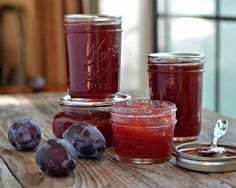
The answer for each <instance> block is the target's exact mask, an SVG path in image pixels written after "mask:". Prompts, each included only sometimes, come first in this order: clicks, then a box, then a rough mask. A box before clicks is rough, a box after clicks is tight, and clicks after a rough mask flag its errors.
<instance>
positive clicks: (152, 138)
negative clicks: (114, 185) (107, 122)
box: [111, 100, 176, 164]
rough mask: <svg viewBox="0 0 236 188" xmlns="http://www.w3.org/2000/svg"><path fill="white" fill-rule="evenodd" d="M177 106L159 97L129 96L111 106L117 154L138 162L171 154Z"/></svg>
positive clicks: (141, 162) (166, 159)
mask: <svg viewBox="0 0 236 188" xmlns="http://www.w3.org/2000/svg"><path fill="white" fill-rule="evenodd" d="M175 113H176V107H175V104H174V103H171V102H166V101H158V100H129V101H124V102H118V103H115V104H113V105H112V107H111V122H112V132H113V143H114V148H115V155H116V158H117V159H118V160H120V161H126V162H131V163H137V164H149V163H161V162H165V161H168V160H169V159H170V157H171V152H172V143H173V136H174V127H175V123H176V118H175Z"/></svg>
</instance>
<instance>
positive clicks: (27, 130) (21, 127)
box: [8, 119, 41, 151]
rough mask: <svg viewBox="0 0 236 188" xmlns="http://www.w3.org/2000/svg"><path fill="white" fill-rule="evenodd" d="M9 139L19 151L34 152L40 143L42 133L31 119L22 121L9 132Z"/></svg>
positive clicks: (17, 122)
mask: <svg viewBox="0 0 236 188" xmlns="http://www.w3.org/2000/svg"><path fill="white" fill-rule="evenodd" d="M8 139H9V141H10V143H11V144H12V146H13V147H14V148H16V149H17V150H19V151H32V150H34V149H35V148H36V147H37V146H38V145H39V143H40V140H41V131H40V129H39V127H38V125H37V124H36V123H35V122H34V121H33V120H31V119H20V120H18V121H16V122H15V123H13V124H12V126H11V127H10V128H9V130H8Z"/></svg>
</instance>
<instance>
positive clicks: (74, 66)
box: [64, 14, 122, 99]
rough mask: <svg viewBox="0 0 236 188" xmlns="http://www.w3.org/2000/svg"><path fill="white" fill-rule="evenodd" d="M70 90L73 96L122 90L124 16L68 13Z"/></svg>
mask: <svg viewBox="0 0 236 188" xmlns="http://www.w3.org/2000/svg"><path fill="white" fill-rule="evenodd" d="M64 28H65V42H66V54H67V77H68V90H69V94H70V96H71V97H73V98H99V99H101V98H102V99H103V98H112V97H114V96H115V95H116V93H117V92H118V90H119V70H120V53H121V32H122V30H121V18H120V17H112V16H96V15H79V14H72V15H66V16H65V19H64Z"/></svg>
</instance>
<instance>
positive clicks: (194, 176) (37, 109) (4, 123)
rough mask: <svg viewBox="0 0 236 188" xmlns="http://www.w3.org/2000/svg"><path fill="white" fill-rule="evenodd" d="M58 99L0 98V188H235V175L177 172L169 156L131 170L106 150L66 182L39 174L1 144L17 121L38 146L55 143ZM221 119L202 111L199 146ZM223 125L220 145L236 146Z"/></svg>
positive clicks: (234, 125)
mask: <svg viewBox="0 0 236 188" xmlns="http://www.w3.org/2000/svg"><path fill="white" fill-rule="evenodd" d="M59 96H60V95H59V94H54V93H42V94H34V95H24V96H23V95H15V96H13V95H5V96H0V188H1V187H4V188H5V187H7V188H8V187H9V188H15V187H17V188H18V187H27V188H28V187H29V188H30V187H44V188H47V187H50V188H53V187H55V188H60V187H71V188H72V187H73V188H78V187H82V188H85V187H88V188H96V187H104V188H110V187H114V188H116V187H134V188H145V187H167V188H169V187H170V188H172V187H173V188H176V187H181V188H184V187H194V188H195V187H201V188H202V187H214V188H217V187H219V188H224V187H225V188H226V187H227V188H228V187H236V172H228V173H199V172H193V171H189V170H185V169H182V168H179V167H177V166H176V165H175V157H174V156H172V158H171V160H170V161H169V162H167V163H163V164H153V165H134V164H127V163H121V162H118V161H116V160H115V159H114V155H113V148H108V149H107V150H106V152H105V154H104V155H103V156H102V158H101V159H99V160H80V161H79V162H78V164H77V167H76V169H75V170H74V172H73V173H71V174H70V175H69V176H68V177H66V178H51V177H48V176H46V175H44V174H43V173H42V172H41V171H40V170H39V168H38V167H37V165H36V163H35V159H34V157H35V152H19V151H16V150H14V148H13V147H12V146H11V145H10V143H9V142H8V139H7V131H8V128H9V127H10V126H11V125H12V123H13V122H14V121H15V120H17V119H19V118H23V117H26V118H32V119H33V120H35V121H36V122H38V124H39V125H40V126H41V131H42V140H41V144H42V143H43V142H45V141H46V140H48V139H49V138H55V137H54V135H53V133H52V131H51V123H52V118H53V115H54V114H56V113H57V112H58V111H59V110H60V106H59V100H58V97H59ZM220 118H225V117H224V116H222V115H219V114H216V113H212V112H209V111H207V110H203V128H202V132H201V135H200V137H199V140H200V141H205V142H210V140H211V137H212V132H213V129H214V124H215V122H216V120H217V119H220ZM227 119H228V120H229V130H228V132H227V134H226V136H225V137H224V138H223V139H221V140H220V142H221V143H231V144H236V120H233V119H231V118H227Z"/></svg>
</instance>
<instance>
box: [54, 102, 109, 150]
mask: <svg viewBox="0 0 236 188" xmlns="http://www.w3.org/2000/svg"><path fill="white" fill-rule="evenodd" d="M62 109H63V112H59V113H57V114H56V115H55V116H54V118H53V123H52V130H53V133H54V135H55V136H56V137H58V138H62V135H63V133H64V131H65V130H66V129H67V128H68V127H70V126H71V125H72V124H73V123H76V122H87V123H90V124H92V125H95V126H96V127H97V128H98V129H99V130H100V131H101V133H102V134H103V136H104V137H105V139H106V142H107V147H110V146H112V145H113V141H112V130H111V122H110V118H111V115H110V112H109V108H107V107H93V108H87V107H72V106H62Z"/></svg>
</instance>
